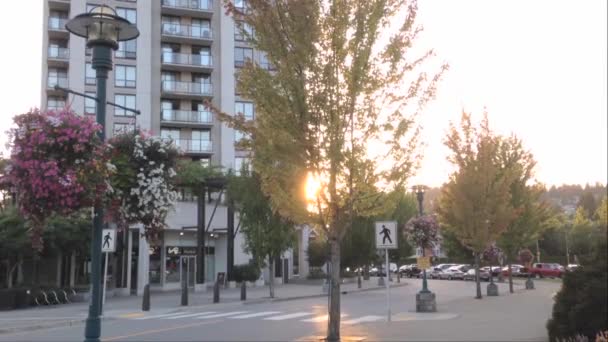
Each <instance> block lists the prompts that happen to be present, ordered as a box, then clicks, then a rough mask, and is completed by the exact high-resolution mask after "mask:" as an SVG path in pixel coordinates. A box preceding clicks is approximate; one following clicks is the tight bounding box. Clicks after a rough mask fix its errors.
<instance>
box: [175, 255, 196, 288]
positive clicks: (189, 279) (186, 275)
mask: <svg viewBox="0 0 608 342" xmlns="http://www.w3.org/2000/svg"><path fill="white" fill-rule="evenodd" d="M179 261H180V262H179V263H180V265H181V267H180V269H179V280H180V284H183V282H184V281H185V282H186V284H188V287H194V282H195V280H196V256H191V255H188V256H184V255H182V256H181V257H180V258H179Z"/></svg>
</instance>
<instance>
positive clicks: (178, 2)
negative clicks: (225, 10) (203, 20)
mask: <svg viewBox="0 0 608 342" xmlns="http://www.w3.org/2000/svg"><path fill="white" fill-rule="evenodd" d="M163 6H165V7H175V8H184V9H192V10H199V11H211V10H212V9H213V1H212V0H163Z"/></svg>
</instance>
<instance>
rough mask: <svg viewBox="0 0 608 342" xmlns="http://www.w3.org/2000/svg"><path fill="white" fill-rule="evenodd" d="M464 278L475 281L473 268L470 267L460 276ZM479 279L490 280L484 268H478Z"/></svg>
mask: <svg viewBox="0 0 608 342" xmlns="http://www.w3.org/2000/svg"><path fill="white" fill-rule="evenodd" d="M462 278H463V279H464V280H472V281H475V269H474V268H471V269H470V270H468V271H467V272H466V273H465V274H464V275H463V277H462ZM479 279H480V280H483V281H490V273H489V272H488V271H486V270H483V269H479Z"/></svg>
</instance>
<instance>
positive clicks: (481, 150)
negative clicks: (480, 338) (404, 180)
mask: <svg viewBox="0 0 608 342" xmlns="http://www.w3.org/2000/svg"><path fill="white" fill-rule="evenodd" d="M501 141H502V139H501V138H500V137H499V136H496V135H495V134H494V133H493V132H492V131H491V130H490V127H489V123H488V118H487V115H484V118H483V120H482V121H481V124H480V127H479V129H476V128H474V127H473V125H472V124H471V118H470V115H469V114H467V113H464V112H463V114H462V119H461V123H460V131H458V129H457V128H456V127H454V125H453V124H450V131H449V133H448V136H447V138H446V140H445V145H446V146H447V147H448V148H449V149H450V150H451V152H452V155H451V156H450V157H449V161H450V162H451V163H452V164H454V165H455V166H456V168H457V170H456V171H455V172H454V173H452V174H451V175H450V180H449V181H448V183H446V184H445V185H444V186H443V188H442V190H441V197H440V200H439V205H438V208H437V212H438V214H439V217H440V221H441V223H442V226H443V227H445V228H446V229H447V230H448V231H451V232H453V233H454V235H456V237H457V238H458V240H460V242H461V243H462V244H463V245H464V246H466V247H467V248H469V249H470V250H471V251H472V252H473V253H474V254H475V269H476V272H477V274H479V261H480V260H479V259H480V254H481V253H483V251H484V250H486V248H488V247H489V246H490V245H491V244H492V243H493V242H495V241H496V240H497V239H498V237H499V236H500V234H502V232H503V231H504V230H505V229H506V228H507V226H508V224H509V223H510V221H511V219H512V216H513V214H512V212H513V210H512V206H511V204H510V201H511V195H510V185H511V184H512V182H513V175H512V174H513V172H512V170H510V169H504V168H503V167H502V164H501V163H500V160H499V158H498V156H499V153H500V146H501ZM476 283H477V296H476V298H481V285H480V283H479V277H476Z"/></svg>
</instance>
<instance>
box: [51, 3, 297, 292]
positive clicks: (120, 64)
mask: <svg viewBox="0 0 608 342" xmlns="http://www.w3.org/2000/svg"><path fill="white" fill-rule="evenodd" d="M102 4H103V5H108V6H110V7H112V8H114V9H115V10H116V12H117V14H118V15H119V16H121V17H123V18H125V19H127V20H129V21H130V22H131V23H135V24H136V25H137V27H138V29H139V32H140V36H139V37H138V38H137V39H136V40H132V41H127V42H120V46H119V49H118V50H116V51H115V52H114V64H113V70H112V72H111V73H110V75H109V78H108V89H107V98H108V101H111V102H114V103H116V104H119V105H122V106H125V107H128V108H134V109H138V110H140V111H141V115H138V116H134V115H133V113H131V112H129V111H125V110H124V109H120V108H117V107H113V106H107V110H106V136H107V137H111V136H112V135H113V134H114V133H115V132H119V131H122V130H132V129H134V128H135V127H139V128H140V129H142V130H146V131H149V132H151V133H152V134H153V135H157V136H161V137H162V138H167V139H171V140H173V141H174V142H175V144H176V145H177V146H178V147H179V148H180V149H181V150H182V151H183V153H184V158H191V159H192V160H200V162H201V163H205V164H211V165H217V166H222V167H223V168H225V169H234V170H237V171H238V170H240V169H241V166H242V165H243V163H245V162H246V160H247V156H248V152H247V151H240V150H238V149H237V148H235V141H238V139H240V138H241V137H242V134H240V133H239V132H235V131H234V130H233V129H232V128H229V127H228V126H226V125H225V124H223V123H221V122H219V121H218V120H217V118H216V117H215V116H214V115H213V113H212V112H211V111H210V110H209V108H207V107H206V106H205V103H207V101H209V102H210V103H212V104H213V105H214V106H215V107H216V108H219V109H220V110H221V111H222V112H225V113H228V114H234V113H235V112H236V113H243V115H245V117H247V118H249V119H252V120H253V119H254V117H255V106H254V104H253V103H252V102H251V101H248V100H247V99H243V98H241V97H240V96H239V95H238V94H237V92H236V90H235V73H236V72H238V69H239V68H240V67H242V66H243V65H244V64H245V62H246V61H247V60H252V61H255V62H257V63H259V65H260V66H261V67H264V68H271V66H270V64H269V63H268V61H267V59H266V58H265V56H264V55H263V54H262V53H260V52H259V51H254V49H252V48H251V46H250V45H249V44H248V43H247V42H246V41H245V36H246V34H244V32H248V33H250V34H252V33H253V32H251V29H250V28H248V27H247V26H246V25H243V24H241V23H235V21H234V20H233V18H232V17H230V16H228V15H226V13H225V12H226V10H225V8H223V1H222V0H71V1H70V0H46V1H45V3H44V15H43V18H44V29H43V32H44V34H43V42H42V43H43V58H42V63H43V67H42V90H41V91H42V94H41V95H42V96H41V99H42V103H41V108H43V109H59V108H63V107H65V106H69V107H70V108H72V109H73V110H74V111H75V112H77V113H85V114H95V110H96V109H95V102H94V101H93V100H89V99H86V98H83V97H80V96H73V95H66V94H65V93H63V92H61V91H58V90H55V89H54V88H53V87H54V86H55V85H56V84H57V85H59V86H61V87H65V88H69V89H71V90H74V91H77V92H81V93H85V94H90V95H94V94H95V90H96V89H95V71H94V70H93V69H92V68H91V51H90V50H89V49H87V48H86V46H85V40H84V39H82V38H79V37H75V36H73V35H70V34H69V32H68V31H67V30H66V29H65V23H66V22H67V20H69V19H70V18H73V17H74V16H75V15H78V14H80V13H84V12H85V11H89V10H90V9H91V8H93V7H95V6H97V5H102ZM234 4H235V6H236V7H240V8H245V7H246V6H247V3H246V0H235V1H234ZM188 197H189V196H188V195H187V194H183V195H182V198H181V201H180V203H179V204H178V205H177V206H176V210H175V212H174V213H172V214H171V215H170V217H169V218H168V220H167V225H168V227H169V228H168V229H167V230H166V231H165V232H164V234H163V237H162V241H161V243H160V246H152V247H150V248H140V247H142V246H147V242H146V241H145V239H142V238H141V236H140V235H138V232H137V231H133V232H132V233H131V234H129V236H130V237H127V238H126V239H125V245H128V246H129V248H128V249H127V251H125V256H126V257H125V260H123V261H121V262H122V263H124V265H126V266H125V270H124V271H123V278H128V279H129V281H128V282H127V281H126V280H125V281H121V282H122V283H123V286H124V287H128V288H131V287H135V286H134V285H132V284H133V283H134V282H135V280H133V281H131V272H132V269H131V264H132V263H134V261H133V260H132V259H131V257H132V254H134V253H132V252H133V251H134V250H135V249H137V250H138V252H137V254H136V256H133V258H136V257H137V259H138V260H137V262H135V265H137V268H138V271H137V274H138V276H137V279H138V281H137V283H138V284H137V286H136V287H137V289H138V292H141V291H142V289H143V283H142V282H147V280H149V281H150V282H151V283H153V284H154V283H158V284H159V285H161V287H162V288H172V287H177V286H179V274H181V273H179V272H180V271H179V268H178V267H176V266H175V265H176V264H182V265H183V262H184V260H182V259H184V258H188V253H190V252H189V249H188V248H192V247H194V246H196V239H195V232H194V231H193V230H192V229H189V228H192V227H195V226H196V203H195V202H194V201H192V200H191V198H188ZM214 207H215V205H214V204H213V203H208V204H207V208H206V211H207V212H208V213H209V214H207V218H208V219H209V217H210V216H211V214H210V213H211V212H215V215H214V217H215V218H214V221H213V222H212V223H211V225H210V231H209V233H208V234H209V235H208V237H207V239H206V240H207V241H208V246H206V247H207V250H208V253H209V255H208V258H207V260H208V261H207V262H206V264H207V266H206V272H205V273H207V279H209V280H212V279H215V277H216V274H217V273H218V272H222V271H225V268H226V263H225V261H226V260H225V259H226V258H225V255H226V254H225V253H226V215H227V210H226V207H225V206H222V205H220V206H218V207H217V208H215V209H214ZM237 220H238V215H237ZM237 222H238V221H237ZM241 245H242V237H241V236H240V235H238V234H237V237H236V239H235V258H234V260H235V264H241V263H246V262H247V261H248V259H249V256H248V255H247V254H246V253H244V252H242V248H241ZM304 252H305V249H304V248H300V249H299V253H298V254H301V255H299V258H298V257H296V258H298V259H300V260H302V259H304V254H303V253H304ZM286 258H288V259H289V258H290V257H288V256H286ZM173 259H175V260H173ZM148 260H149V261H148ZM166 260H169V261H166ZM189 260H190V259H189ZM290 260H291V263H293V258H291V259H290ZM296 262H297V261H296ZM188 267H190V266H188ZM146 269H149V272H146V271H145V270H146ZM192 269H194V268H192ZM302 269H303V267H300V270H302ZM306 269H307V268H306ZM187 272H191V268H188V270H187ZM290 272H291V271H290ZM178 273H179V274H178ZM192 279H194V277H192ZM127 283H129V284H128V285H125V284H127ZM171 285H173V286H171Z"/></svg>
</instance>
